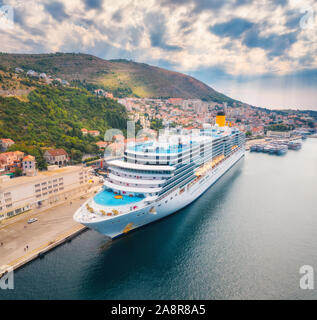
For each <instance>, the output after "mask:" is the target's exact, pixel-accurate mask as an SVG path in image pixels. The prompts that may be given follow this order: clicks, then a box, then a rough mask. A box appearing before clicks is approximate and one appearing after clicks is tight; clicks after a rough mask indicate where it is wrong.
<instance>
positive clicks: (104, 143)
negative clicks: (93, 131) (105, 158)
mask: <svg viewBox="0 0 317 320" xmlns="http://www.w3.org/2000/svg"><path fill="white" fill-rule="evenodd" d="M96 145H97V146H98V147H99V149H105V148H106V147H107V145H108V143H107V142H105V141H98V142H96Z"/></svg>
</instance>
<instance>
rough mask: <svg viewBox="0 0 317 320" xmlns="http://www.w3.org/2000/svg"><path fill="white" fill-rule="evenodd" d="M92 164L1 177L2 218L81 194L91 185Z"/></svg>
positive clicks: (0, 217) (0, 216)
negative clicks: (86, 166) (33, 174)
mask: <svg viewBox="0 0 317 320" xmlns="http://www.w3.org/2000/svg"><path fill="white" fill-rule="evenodd" d="M89 170H90V168H84V167H78V166H69V167H65V168H58V167H57V166H51V167H49V170H48V171H44V172H39V173H38V174H37V175H35V176H22V177H18V178H13V179H10V178H9V177H8V176H1V177H0V220H2V219H5V218H9V217H12V216H14V215H17V214H20V213H22V212H24V211H27V210H30V209H34V208H43V207H46V206H50V205H53V204H54V203H55V204H56V203H58V202H63V201H65V200H67V199H68V198H70V197H72V196H77V195H80V194H81V193H83V192H85V191H87V190H88V189H89V187H90V185H88V183H89V179H90V177H89V174H88V171H89Z"/></svg>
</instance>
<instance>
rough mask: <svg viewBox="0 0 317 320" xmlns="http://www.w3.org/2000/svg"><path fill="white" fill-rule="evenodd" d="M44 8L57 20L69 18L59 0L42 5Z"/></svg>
mask: <svg viewBox="0 0 317 320" xmlns="http://www.w3.org/2000/svg"><path fill="white" fill-rule="evenodd" d="M44 8H45V10H46V11H47V12H48V13H49V14H50V15H51V16H52V17H53V18H54V19H55V20H57V21H58V22H62V21H63V20H66V19H68V18H69V15H68V14H66V12H65V6H64V4H63V3H61V2H57V1H55V2H50V3H46V4H45V5H44Z"/></svg>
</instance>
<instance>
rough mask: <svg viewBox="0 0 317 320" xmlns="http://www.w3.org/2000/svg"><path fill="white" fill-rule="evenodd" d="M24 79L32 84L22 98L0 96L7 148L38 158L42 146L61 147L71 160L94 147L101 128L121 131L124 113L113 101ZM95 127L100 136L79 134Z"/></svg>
mask: <svg viewBox="0 0 317 320" xmlns="http://www.w3.org/2000/svg"><path fill="white" fill-rule="evenodd" d="M23 82H24V86H25V87H27V85H29V86H31V87H32V90H31V91H30V92H29V93H28V95H27V96H26V97H23V98H21V97H1V96H0V138H11V139H12V140H14V141H15V142H16V144H15V145H14V146H13V147H11V149H13V150H14V149H16V150H21V151H24V152H27V153H30V154H33V155H35V156H36V157H37V161H39V162H41V161H42V157H41V156H42V154H43V152H44V151H45V148H48V147H56V148H64V149H66V151H67V152H69V154H70V156H71V157H72V160H75V161H80V160H81V157H82V155H83V154H85V153H88V154H93V153H96V151H97V150H98V148H97V146H96V144H95V142H96V141H98V140H102V138H103V135H104V133H105V130H107V129H109V128H118V129H121V130H125V128H126V121H127V114H126V111H125V108H124V107H123V106H122V105H120V104H118V103H117V102H116V101H114V100H111V99H106V98H100V97H96V96H94V95H93V94H91V93H89V92H88V91H86V90H85V89H76V88H70V87H63V86H48V85H44V84H40V83H36V82H34V81H33V82H32V83H31V82H30V83H28V82H26V81H23ZM82 128H86V129H88V130H99V131H100V133H101V136H100V137H97V138H93V137H90V136H83V135H82V133H81V129H82Z"/></svg>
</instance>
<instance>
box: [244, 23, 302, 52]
mask: <svg viewBox="0 0 317 320" xmlns="http://www.w3.org/2000/svg"><path fill="white" fill-rule="evenodd" d="M297 34H298V33H297V32H296V31H295V32H289V33H286V34H282V35H279V34H274V33H272V34H270V35H268V36H260V35H259V30H258V29H257V28H253V29H251V30H249V31H248V32H247V33H246V36H245V38H244V39H243V44H245V45H246V46H247V47H248V48H262V49H264V50H266V51H268V53H269V55H270V56H281V55H282V54H284V52H285V51H286V50H287V49H289V48H290V47H291V46H292V44H294V43H295V42H296V39H297Z"/></svg>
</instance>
